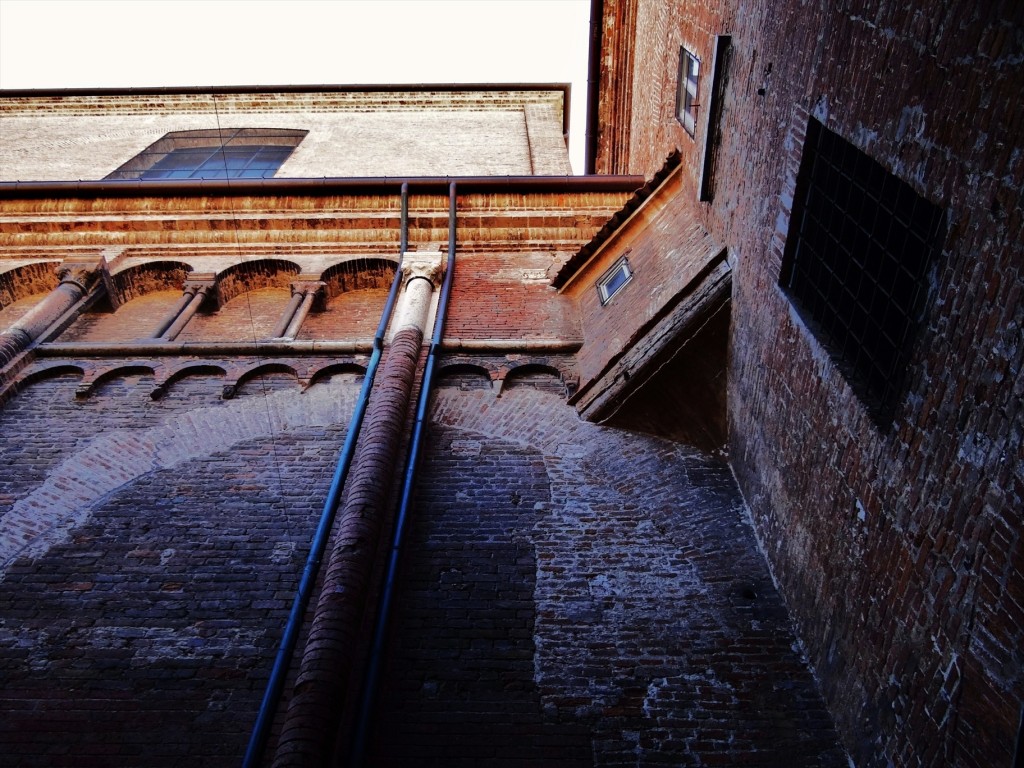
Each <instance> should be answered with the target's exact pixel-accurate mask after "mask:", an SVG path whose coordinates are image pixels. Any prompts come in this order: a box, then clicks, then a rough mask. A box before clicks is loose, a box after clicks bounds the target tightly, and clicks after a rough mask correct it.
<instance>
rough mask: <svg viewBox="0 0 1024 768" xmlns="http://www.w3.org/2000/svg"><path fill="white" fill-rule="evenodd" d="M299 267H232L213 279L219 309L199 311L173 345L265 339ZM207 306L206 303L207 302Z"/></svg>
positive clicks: (278, 263)
mask: <svg viewBox="0 0 1024 768" xmlns="http://www.w3.org/2000/svg"><path fill="white" fill-rule="evenodd" d="M299 272H300V269H299V265H298V264H295V263H294V262H291V261H284V260H282V259H259V260H257V261H246V262H242V263H241V264H235V265H234V266H232V267H229V268H228V269H226V270H224V271H223V272H221V273H220V274H219V275H218V277H217V297H218V304H219V307H218V308H217V309H216V310H214V311H212V312H204V311H202V310H201V311H200V313H199V314H197V315H196V316H195V317H193V318H192V320H191V321H190V322H189V324H188V325H186V326H185V329H184V330H183V331H182V332H181V333H180V334H179V335H178V338H177V341H253V340H257V339H266V338H269V337H270V335H271V334H272V332H273V330H274V326H276V325H277V322H278V320H279V319H280V318H281V314H282V313H283V312H284V310H285V307H287V306H288V300H289V299H290V298H291V288H290V285H291V283H292V282H293V281H294V280H295V278H296V277H297V276H298V274H299ZM208 305H209V302H208Z"/></svg>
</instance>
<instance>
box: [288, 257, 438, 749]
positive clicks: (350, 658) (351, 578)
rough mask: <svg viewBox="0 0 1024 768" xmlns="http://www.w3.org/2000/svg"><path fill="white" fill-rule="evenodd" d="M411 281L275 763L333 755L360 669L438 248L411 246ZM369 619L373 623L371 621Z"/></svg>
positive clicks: (407, 265) (407, 263)
mask: <svg viewBox="0 0 1024 768" xmlns="http://www.w3.org/2000/svg"><path fill="white" fill-rule="evenodd" d="M402 271H403V276H404V282H405V284H404V286H403V291H402V294H401V296H400V297H399V301H398V305H397V306H396V308H395V315H394V318H393V319H392V322H391V329H392V333H391V340H390V344H389V346H388V348H387V351H386V357H385V359H384V361H383V363H382V365H381V369H380V372H379V373H378V375H377V378H376V380H375V382H374V387H373V391H372V393H371V395H370V401H369V404H368V406H367V412H366V419H365V421H364V422H363V429H362V431H361V433H360V435H359V440H358V443H357V445H356V453H355V456H354V458H353V462H352V467H351V469H350V471H349V475H348V481H347V482H346V484H345V489H344V502H343V504H342V506H341V509H340V510H339V513H338V519H337V522H336V523H335V531H334V547H333V549H332V551H331V553H330V556H329V558H328V561H327V568H326V572H325V573H324V580H323V587H322V589H321V592H320V596H319V599H318V601H317V606H316V610H315V612H314V614H313V620H312V626H311V628H310V633H309V639H308V640H307V643H306V648H305V651H304V652H303V655H302V659H301V662H300V665H299V674H298V677H297V679H296V683H295V689H294V691H293V695H292V699H291V701H290V702H289V706H288V712H287V716H286V718H285V722H284V726H283V728H282V730H281V736H280V739H279V742H278V748H277V754H276V755H275V760H274V766H275V768H284V767H285V766H291V767H294V768H299V767H300V766H301V767H302V768H307V766H323V765H327V764H328V761H329V760H330V759H331V757H332V752H333V750H334V747H335V740H336V738H337V735H338V728H339V726H340V722H341V717H342V709H343V705H344V702H345V698H346V694H347V693H348V692H349V688H350V686H352V685H357V684H358V683H359V681H360V676H359V675H355V674H353V665H354V663H355V661H356V659H355V657H356V650H357V648H358V638H359V631H360V629H361V627H363V626H364V617H365V615H366V612H367V611H372V610H373V607H372V606H369V605H368V597H369V592H370V587H371V584H372V581H373V574H374V563H373V558H374V555H375V554H376V553H377V551H378V544H379V539H380V533H381V529H382V527H383V523H384V521H385V520H386V519H387V518H388V512H389V509H388V502H389V501H390V500H391V496H392V481H393V480H394V479H395V477H396V475H397V474H398V473H399V465H400V461H399V456H398V449H399V447H400V445H401V443H402V439H403V436H404V435H405V433H406V431H407V427H408V425H407V423H406V416H407V415H408V413H409V406H410V398H411V394H412V389H413V386H414V384H415V378H416V371H417V369H418V367H419V358H420V350H421V347H422V344H423V331H424V326H425V324H426V322H427V316H428V314H429V309H430V299H431V295H432V293H433V292H434V289H435V288H436V287H437V286H438V285H439V284H440V277H441V272H442V270H441V254H440V253H438V252H429V253H423V252H413V253H406V254H405V256H404V257H403V262H402ZM368 625H369V624H366V626H368Z"/></svg>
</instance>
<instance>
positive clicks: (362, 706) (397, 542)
mask: <svg viewBox="0 0 1024 768" xmlns="http://www.w3.org/2000/svg"><path fill="white" fill-rule="evenodd" d="M455 201H456V189H455V182H452V183H451V186H450V187H449V188H448V263H447V264H446V265H445V274H444V283H443V284H442V286H441V296H440V298H439V299H438V302H437V316H436V318H435V320H434V332H433V334H432V335H431V338H430V352H429V353H428V355H427V364H426V367H425V368H424V369H423V379H422V383H421V385H420V394H419V399H418V400H417V402H416V422H415V424H414V425H413V432H412V439H411V440H410V443H409V455H408V458H407V459H406V465H405V475H404V478H403V481H402V496H401V501H400V502H399V507H398V514H397V515H396V516H395V530H394V534H393V535H392V538H391V549H390V551H389V553H388V562H387V571H386V574H385V577H384V585H383V587H382V589H381V596H380V602H379V604H378V607H377V623H376V626H375V627H374V633H373V643H372V645H371V648H370V657H369V660H368V662H367V665H366V674H365V676H364V682H363V692H362V697H361V699H360V703H359V711H358V712H357V715H356V717H357V720H356V726H355V732H354V734H353V739H352V749H351V758H350V760H349V762H348V765H349V766H350V768H362V765H363V763H364V762H365V760H366V739H367V737H368V736H369V730H370V722H371V720H372V717H373V706H374V702H375V700H376V697H377V681H378V678H379V676H380V665H381V661H382V658H383V654H384V639H385V637H386V636H387V630H388V623H389V619H390V614H391V601H392V599H393V598H394V589H395V577H396V574H397V572H398V563H399V559H400V557H401V551H402V541H403V539H404V536H405V523H406V520H407V519H408V517H409V508H410V507H411V506H412V495H413V491H414V489H415V485H416V468H417V465H418V463H419V457H420V449H421V448H422V445H423V433H424V430H425V428H426V422H427V407H428V406H429V405H430V392H431V387H432V386H433V380H434V367H435V365H436V363H437V357H438V354H439V353H440V350H441V342H442V341H443V339H444V326H445V320H446V319H447V317H448V300H449V298H450V296H451V291H452V281H453V280H454V279H455V238H456V226H455V209H456V204H455Z"/></svg>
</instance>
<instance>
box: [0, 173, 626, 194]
mask: <svg viewBox="0 0 1024 768" xmlns="http://www.w3.org/2000/svg"><path fill="white" fill-rule="evenodd" d="M645 181H646V179H645V178H644V177H643V176H633V175H623V176H463V177H454V176H414V177H408V178H399V177H390V176H377V177H359V178H355V177H323V178H319V179H306V178H294V179H247V180H245V181H226V180H224V179H201V180H188V181H155V180H147V181H136V180H118V181H109V180H97V181H2V182H0V199H36V198H44V197H66V198H73V197H83V198H97V197H201V196H222V197H227V196H243V195H267V196H276V195H298V194H306V195H330V194H356V195H373V194H395V193H396V192H397V191H398V190H399V189H401V187H402V185H403V184H408V185H409V188H410V189H415V190H416V191H417V192H418V193H420V194H438V195H441V194H445V193H447V191H448V187H449V185H450V184H451V183H452V182H455V183H457V184H458V185H459V194H462V195H465V194H467V193H468V194H472V193H485V194H486V193H501V192H505V193H523V194H529V193H535V194H536V193H544V192H549V193H574V192H579V193H584V192H633V191H635V190H636V189H639V188H640V187H642V186H643V184H644V182H645Z"/></svg>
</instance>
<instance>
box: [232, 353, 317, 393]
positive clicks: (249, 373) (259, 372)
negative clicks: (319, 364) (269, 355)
mask: <svg viewBox="0 0 1024 768" xmlns="http://www.w3.org/2000/svg"><path fill="white" fill-rule="evenodd" d="M274 373H283V374H285V375H287V376H291V377H293V378H294V379H295V380H296V381H297V382H299V384H300V386H301V383H302V382H301V379H300V377H299V372H298V370H296V368H295V366H292V365H289V364H288V363H282V362H272V363H260V364H258V365H256V366H254V367H253V368H249V369H247V370H245V371H243V372H242V373H241V374H240V375H239V376H238V378H236V379H235V380H234V381H229V382H227V383H225V384H224V399H225V400H227V399H230V398H232V397H234V396H235V395H236V394H238V390H240V389H241V388H242V387H243V386H244V385H245V383H246V382H247V381H251V380H252V379H255V378H257V377H260V376H266V375H267V374H274Z"/></svg>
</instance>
